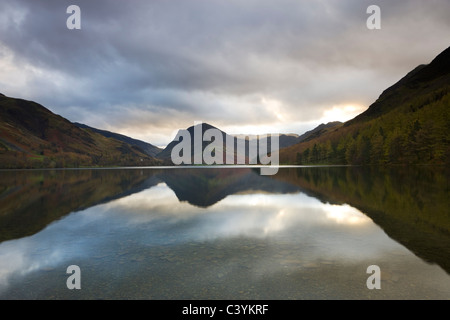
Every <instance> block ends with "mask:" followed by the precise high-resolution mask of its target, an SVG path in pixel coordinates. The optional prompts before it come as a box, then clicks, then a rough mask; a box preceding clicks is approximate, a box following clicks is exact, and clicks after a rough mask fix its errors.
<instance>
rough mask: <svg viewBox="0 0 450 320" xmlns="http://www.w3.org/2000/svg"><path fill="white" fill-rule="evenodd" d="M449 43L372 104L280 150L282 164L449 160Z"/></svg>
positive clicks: (439, 161) (435, 161) (397, 162)
mask: <svg viewBox="0 0 450 320" xmlns="http://www.w3.org/2000/svg"><path fill="white" fill-rule="evenodd" d="M449 106H450V48H447V49H446V50H444V51H443V52H442V53H440V54H439V55H438V56H437V57H436V58H435V59H433V60H432V61H431V63H429V64H427V65H420V66H418V67H416V68H414V69H413V70H412V71H411V72H409V73H408V74H407V75H405V76H404V77H403V78H402V79H400V81H398V82H397V83H395V84H394V85H393V86H391V87H389V88H388V89H386V90H385V91H384V92H383V93H382V94H381V95H380V96H379V98H378V99H377V100H376V101H375V102H374V103H373V104H371V105H370V106H369V108H368V109H367V110H366V111H365V112H363V113H361V114H360V115H358V116H356V117H355V118H354V119H352V120H350V121H347V122H345V123H344V124H343V125H341V126H336V127H335V128H331V130H329V131H328V132H325V133H323V134H321V135H319V136H317V137H314V138H312V139H305V140H304V141H303V142H300V143H298V144H296V145H293V146H290V147H288V148H284V149H283V150H281V151H280V163H281V164H283V163H284V164H448V163H449V162H450V136H449V135H448V132H450V108H449Z"/></svg>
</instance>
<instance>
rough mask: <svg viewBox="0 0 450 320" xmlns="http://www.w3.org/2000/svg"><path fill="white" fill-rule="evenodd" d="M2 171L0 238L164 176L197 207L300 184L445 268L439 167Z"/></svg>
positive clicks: (444, 192) (445, 196)
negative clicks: (269, 173) (268, 173)
mask: <svg viewBox="0 0 450 320" xmlns="http://www.w3.org/2000/svg"><path fill="white" fill-rule="evenodd" d="M0 177H1V179H0V241H5V240H10V239H16V238H21V237H25V236H29V235H32V234H34V233H37V232H39V231H40V230H42V229H43V228H45V226H47V225H48V224H50V223H51V222H53V221H55V220H58V219H60V218H62V217H63V216H65V215H67V214H69V213H70V212H74V211H79V210H83V209H86V208H88V207H91V206H94V205H97V204H101V203H106V202H109V201H111V200H114V199H118V198H122V197H124V196H127V195H130V194H133V193H136V192H140V191H142V190H144V189H147V188H151V187H153V186H155V185H157V184H158V183H161V182H164V183H166V184H167V186H168V187H170V188H171V189H172V190H173V191H174V193H175V194H176V196H177V198H178V200H179V201H187V202H189V203H190V204H192V205H195V206H198V207H208V206H211V205H213V204H215V203H216V202H218V201H220V200H222V199H224V198H225V197H227V196H228V195H232V194H237V193H252V192H266V193H272V194H274V193H293V192H303V193H306V194H308V195H310V196H313V197H315V198H318V199H319V200H321V201H322V202H330V203H347V204H349V205H351V206H353V207H355V208H358V209H359V210H361V211H362V212H363V213H365V214H366V215H367V216H369V217H370V218H371V219H372V220H373V221H374V222H375V223H376V224H378V225H379V226H380V227H381V228H382V229H383V230H384V231H385V232H386V233H387V234H388V235H389V237H391V238H392V239H394V240H396V241H398V242H399V243H401V244H402V245H404V246H405V247H407V248H408V249H409V250H411V251H412V252H414V253H415V254H416V255H417V256H419V257H420V258H422V259H424V260H426V261H429V262H432V263H437V264H439V265H440V266H441V267H442V268H444V269H445V270H446V271H447V272H448V273H450V213H449V211H448V208H449V205H450V199H449V198H450V197H449V193H450V192H449V190H450V188H449V182H448V181H449V179H448V178H449V173H448V171H446V170H445V169H443V168H442V169H436V168H435V169H431V168H412V169H408V168H395V169H392V170H388V169H379V168H362V167H316V168H285V169H280V170H279V172H278V174H277V175H275V176H261V175H259V172H258V171H255V170H252V169H250V168H224V169H218V168H173V169H165V170H159V169H123V170H121V169H114V170H95V169H92V170H90V169H86V170H53V171H49V170H47V171H3V172H0Z"/></svg>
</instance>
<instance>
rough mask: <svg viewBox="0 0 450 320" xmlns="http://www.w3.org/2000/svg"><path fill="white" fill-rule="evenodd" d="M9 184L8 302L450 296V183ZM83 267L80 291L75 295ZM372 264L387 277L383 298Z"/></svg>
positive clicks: (126, 177)
mask: <svg viewBox="0 0 450 320" xmlns="http://www.w3.org/2000/svg"><path fill="white" fill-rule="evenodd" d="M396 174H397V175H398V174H399V173H398V171H397V172H396ZM405 174H406V173H405ZM443 174H445V173H443V172H434V173H433V174H430V173H428V177H429V178H430V179H431V180H432V181H433V182H434V183H435V184H436V183H439V181H440V182H444V181H446V180H445V179H442V178H439V177H441V176H442V175H443ZM1 175H3V176H4V177H5V179H2V183H3V184H1V186H2V189H0V190H2V192H1V193H0V202H1V203H2V207H1V208H2V209H1V210H2V211H1V215H0V216H1V218H0V225H1V228H2V229H1V230H2V231H3V230H5V231H7V232H6V234H3V232H2V237H3V239H5V240H9V241H4V242H2V243H0V297H1V298H4V299H5V298H46V299H47V298H50V299H51V298H138V299H139V298H144V299H147V298H169V299H170V298H222V299H228V298H250V299H258V298H268V299H279V298H280V299H298V298H324V299H327V298H356V299H359V298H361V297H366V298H402V297H403V296H404V295H405V297H406V298H408V297H409V298H411V297H412V298H427V297H431V298H450V289H449V288H450V286H449V284H450V278H449V276H448V274H446V273H445V272H444V271H443V270H445V271H447V272H448V270H449V269H447V267H448V261H449V257H448V253H449V250H448V243H449V232H448V231H449V229H448V228H447V227H448V225H449V221H448V220H449V219H448V218H449V217H448V212H447V211H446V210H445V208H443V209H442V210H441V208H440V206H447V205H448V197H447V196H448V185H447V187H446V188H447V189H446V188H445V183H444V184H442V185H440V186H435V185H433V187H430V186H429V185H428V186H424V187H421V186H418V184H417V183H416V184H409V183H408V182H409V180H405V179H406V178H405V177H406V176H411V175H410V174H409V175H406V176H403V175H400V178H404V179H403V181H402V182H401V184H400V185H397V184H396V182H395V179H396V177H395V175H392V174H390V173H389V172H382V173H380V172H378V171H376V172H372V171H370V170H369V171H365V170H362V169H361V168H360V169H357V168H295V169H294V168H290V169H281V170H280V171H279V174H277V175H276V176H274V177H272V176H260V175H259V174H258V173H257V172H255V171H253V170H251V169H189V170H187V169H174V170H170V169H168V170H155V169H150V170H74V171H54V172H40V171H32V172H14V174H12V173H11V172H3V173H1ZM423 175H424V176H425V177H426V176H427V174H423ZM412 177H414V176H412ZM397 178H399V177H397ZM421 183H424V184H425V185H427V183H428V184H429V183H430V180H427V179H422V180H421ZM383 185H384V188H383V187H382V186H383ZM394 186H401V188H399V189H396V187H394ZM411 189H416V190H413V191H411ZM33 192H34V193H35V194H33ZM411 192H412V193H413V194H414V193H415V192H425V194H423V193H422V194H421V195H420V197H419V198H420V199H421V200H420V201H417V197H416V198H412V197H411V196H410V193H411ZM429 192H432V193H433V194H432V195H431V194H430V195H427V193H429ZM25 194H28V196H26V195H25ZM428 196H430V197H431V199H432V200H434V201H435V202H434V203H428V201H430V200H428ZM83 199H84V201H83ZM16 200H17V201H18V202H17V203H14V201H16ZM436 201H438V202H437V203H436ZM410 202H413V203H410ZM420 203H421V204H420ZM3 204H4V205H3ZM38 204H40V206H38ZM428 205H430V206H431V208H432V210H434V213H433V214H432V215H431V214H430V211H428V209H427V208H428ZM402 206H403V207H404V208H408V210H409V212H408V213H404V212H402V211H400V210H399V209H398V208H399V207H402ZM416 207H417V208H419V209H415V208H416ZM447 207H448V206H447ZM33 208H34V210H33ZM393 208H394V209H397V210H396V211H395V210H393ZM418 210H420V211H418ZM18 215H22V216H23V217H26V218H27V217H33V219H30V220H28V221H27V219H24V220H21V219H20V217H17V216H18ZM39 218H42V220H39ZM52 218H53V220H52ZM374 221H375V223H374ZM19 222H20V223H19ZM21 223H22V224H24V225H26V227H24V226H23V225H17V226H16V225H15V224H21ZM402 226H403V227H402ZM9 227H12V230H9V229H8V228H9ZM380 227H381V229H380ZM383 230H384V231H385V232H386V233H387V234H388V235H389V236H387V235H386V233H385V232H383ZM430 230H431V231H433V230H435V232H431V231H430ZM411 231H413V232H411ZM412 233H413V234H412ZM14 239H15V240H14ZM393 239H394V240H395V241H393ZM411 252H413V253H414V254H412V253H411ZM424 261H428V262H430V263H432V264H428V263H426V262H424ZM70 264H77V265H80V267H81V269H82V270H83V283H84V284H86V285H85V286H84V287H83V289H82V290H81V291H80V292H72V291H70V290H67V288H65V279H66V275H65V268H66V267H67V266H68V265H70ZM370 264H379V265H380V266H381V267H382V270H383V271H384V275H383V280H384V281H385V282H383V289H384V290H381V291H380V292H377V293H374V292H370V291H369V290H368V289H367V288H366V287H365V280H366V278H367V275H366V273H365V271H366V267H367V266H368V265H370ZM441 268H442V269H441ZM411 285H414V286H416V288H411ZM105 288H107V289H105Z"/></svg>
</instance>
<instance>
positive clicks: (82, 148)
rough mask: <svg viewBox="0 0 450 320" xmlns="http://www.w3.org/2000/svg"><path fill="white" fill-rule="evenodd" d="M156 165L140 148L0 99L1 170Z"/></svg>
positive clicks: (16, 101)
mask: <svg viewBox="0 0 450 320" xmlns="http://www.w3.org/2000/svg"><path fill="white" fill-rule="evenodd" d="M156 163H158V162H157V160H155V159H154V158H152V157H150V156H148V155H147V154H145V153H144V151H143V150H142V149H140V148H138V147H136V146H132V145H129V144H128V143H125V142H123V141H119V140H116V139H113V138H106V137H104V136H102V135H101V134H98V133H96V132H93V131H89V130H87V129H81V128H78V127H77V126H75V125H74V124H73V123H71V122H70V121H68V120H67V119H65V118H63V117H61V116H59V115H56V114H54V113H52V112H51V111H50V110H48V109H47V108H45V107H43V106H42V105H40V104H38V103H35V102H32V101H27V100H23V99H15V98H9V97H6V96H4V95H1V96H0V168H47V167H79V166H119V165H121V166H124V165H151V164H156Z"/></svg>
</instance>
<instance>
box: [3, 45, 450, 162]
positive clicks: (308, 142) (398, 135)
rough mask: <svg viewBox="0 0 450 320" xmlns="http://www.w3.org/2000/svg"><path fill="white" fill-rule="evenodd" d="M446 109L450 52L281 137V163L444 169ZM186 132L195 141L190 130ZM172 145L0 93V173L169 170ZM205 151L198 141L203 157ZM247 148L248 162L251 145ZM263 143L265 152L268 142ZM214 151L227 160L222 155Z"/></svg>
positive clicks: (449, 117) (449, 120) (449, 140)
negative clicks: (373, 95) (351, 109)
mask: <svg viewBox="0 0 450 320" xmlns="http://www.w3.org/2000/svg"><path fill="white" fill-rule="evenodd" d="M449 106H450V48H448V49H446V50H444V51H443V52H442V53H441V54H439V55H438V56H437V57H436V58H435V59H434V60H433V61H432V62H431V63H430V64H428V65H420V66H418V67H416V68H415V69H414V70H412V71H411V72H409V73H408V74H407V75H406V76H405V77H403V78H402V79H401V80H400V81H398V82H397V83H396V84H394V85H393V86H391V87H390V88H388V89H386V90H385V91H384V92H383V93H382V94H381V95H380V97H379V98H378V99H377V100H376V101H375V102H374V103H373V104H372V105H371V106H370V107H369V108H368V109H367V110H366V111H365V112H363V113H361V114H360V115H358V116H357V117H355V118H354V119H352V120H350V121H347V122H345V123H341V122H337V121H336V122H330V123H327V124H321V125H319V126H318V127H316V128H315V129H313V130H310V131H308V132H306V133H304V134H302V135H296V134H280V135H279V136H278V137H279V146H280V163H281V164H444V163H445V164H448V163H449V162H450V160H449V159H450V136H449V134H448V133H449V132H450V108H449ZM211 128H215V127H214V126H212V125H210V124H206V123H205V124H203V126H202V134H203V133H204V132H205V131H206V130H207V129H211ZM216 129H217V128H216ZM187 131H188V132H189V133H191V137H192V136H193V132H194V127H193V126H192V127H189V128H187ZM220 132H221V133H222V136H223V137H224V142H225V141H226V140H225V139H226V137H228V138H229V139H233V141H234V144H235V150H236V145H237V143H238V141H239V140H242V139H243V138H242V137H241V135H238V136H231V135H228V134H227V133H225V132H223V131H220ZM177 143H178V142H177V141H172V142H171V143H169V144H168V145H167V146H166V148H164V149H161V148H158V147H156V146H154V145H152V144H150V143H147V142H143V141H140V140H137V139H133V138H130V137H127V136H125V135H121V134H118V133H114V132H109V131H106V130H100V129H96V128H92V127H89V126H87V125H84V124H80V123H72V122H70V121H69V120H67V119H65V118H63V117H61V116H59V115H56V114H54V113H52V112H51V111H50V110H48V109H46V108H45V107H44V106H42V105H40V104H38V103H35V102H32V101H27V100H23V99H16V98H10V97H6V96H4V95H3V94H0V168H47V167H50V168H55V167H96V166H146V165H161V164H168V165H170V164H172V162H171V152H172V149H173V147H174V146H175V145H176V144H177ZM193 143H194V142H193V141H191V144H192V146H193ZM209 144H210V142H203V147H202V151H203V150H204V149H205V148H207V147H208V145H209ZM244 144H245V149H246V150H247V152H246V155H247V156H246V163H248V161H249V160H250V159H249V156H248V148H249V141H248V139H245V141H244ZM268 144H269V150H270V140H269V141H268ZM224 145H225V143H224ZM191 149H192V154H191V156H192V157H194V156H195V155H194V153H193V152H194V151H193V150H194V148H191ZM214 152H219V153H222V156H223V157H224V159H225V154H226V148H221V149H219V150H214ZM234 154H235V157H236V152H235V153H234ZM224 162H225V161H224Z"/></svg>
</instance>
